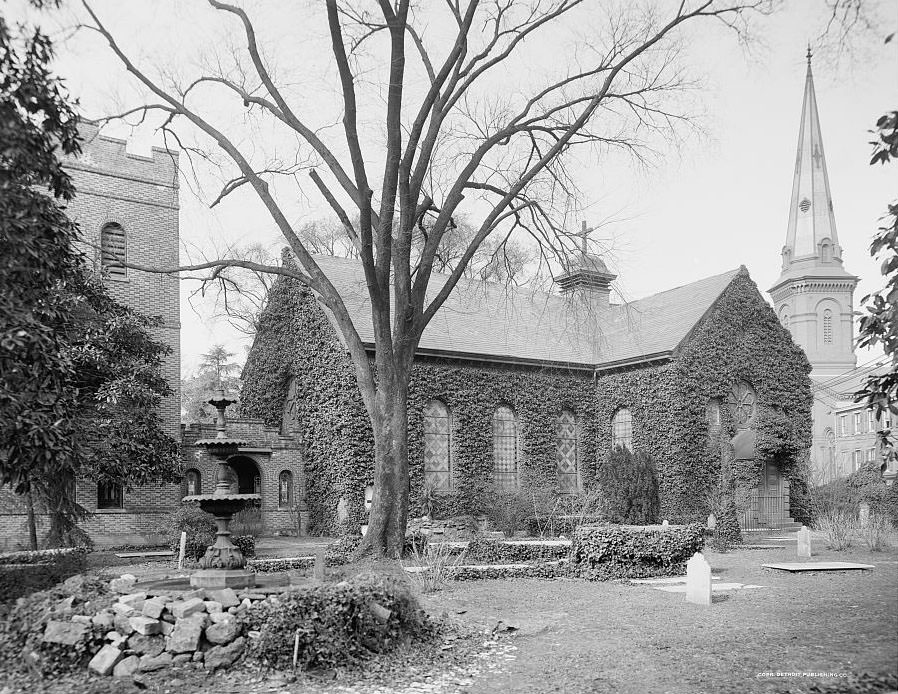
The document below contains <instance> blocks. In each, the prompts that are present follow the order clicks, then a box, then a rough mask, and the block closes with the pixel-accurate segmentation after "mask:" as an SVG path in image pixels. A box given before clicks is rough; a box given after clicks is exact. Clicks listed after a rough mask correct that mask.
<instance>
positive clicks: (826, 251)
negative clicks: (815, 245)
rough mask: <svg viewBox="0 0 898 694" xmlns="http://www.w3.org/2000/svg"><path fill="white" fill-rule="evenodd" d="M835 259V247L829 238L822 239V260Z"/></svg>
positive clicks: (825, 261) (826, 261)
mask: <svg viewBox="0 0 898 694" xmlns="http://www.w3.org/2000/svg"><path fill="white" fill-rule="evenodd" d="M832 259H833V247H832V243H831V242H830V240H829V239H828V238H826V239H823V240H822V241H820V260H821V261H823V262H824V263H828V262H830V261H831V260H832Z"/></svg>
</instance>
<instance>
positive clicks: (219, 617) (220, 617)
mask: <svg viewBox="0 0 898 694" xmlns="http://www.w3.org/2000/svg"><path fill="white" fill-rule="evenodd" d="M234 619H235V617H234V615H232V614H231V613H230V612H213V613H212V614H210V615H209V621H210V622H212V623H213V624H221V623H222V622H231V621H234Z"/></svg>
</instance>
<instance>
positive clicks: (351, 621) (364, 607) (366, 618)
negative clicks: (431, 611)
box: [240, 575, 434, 670]
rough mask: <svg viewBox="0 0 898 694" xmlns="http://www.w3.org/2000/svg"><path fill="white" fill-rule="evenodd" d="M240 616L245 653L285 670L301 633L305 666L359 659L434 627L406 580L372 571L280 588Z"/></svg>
mask: <svg viewBox="0 0 898 694" xmlns="http://www.w3.org/2000/svg"><path fill="white" fill-rule="evenodd" d="M383 610H388V611H389V614H387V615H386V616H385V614H386V613H384V612H383ZM240 622H241V627H242V628H243V629H244V630H245V631H246V632H247V633H248V634H249V636H250V639H249V646H248V649H247V655H248V656H249V657H250V658H254V659H256V660H257V661H259V662H260V663H261V664H262V665H264V666H267V667H272V668H276V669H281V670H286V669H289V668H292V667H293V649H294V644H295V640H296V638H297V636H298V637H299V651H298V662H299V665H300V666H301V667H302V669H304V670H306V669H311V668H318V667H321V668H326V667H334V666H337V665H347V664H350V665H351V664H355V663H358V662H359V661H361V660H364V659H366V658H367V657H369V656H370V655H371V654H372V653H381V652H385V651H389V650H391V649H392V648H394V647H395V646H396V645H398V644H399V643H400V642H402V641H403V640H406V639H422V638H427V637H428V636H429V635H431V634H432V633H433V632H434V626H433V624H432V623H431V622H430V621H429V620H428V618H427V617H426V615H425V614H424V612H423V611H422V610H421V609H420V608H419V606H418V604H417V602H416V601H415V599H414V597H413V596H412V595H411V593H410V592H409V590H408V586H407V584H406V583H405V582H403V581H400V580H399V579H396V578H393V577H382V576H372V575H360V576H358V577H356V578H355V579H353V580H352V581H343V582H341V583H336V584H333V583H328V584H323V585H318V586H310V587H303V588H299V589H296V590H293V591H290V592H288V593H282V594H280V595H278V596H277V597H276V599H275V598H269V599H268V600H265V601H263V602H260V603H257V604H256V605H254V606H253V607H251V608H250V609H249V610H248V611H247V612H246V613H245V614H244V615H243V616H242V617H241V618H240Z"/></svg>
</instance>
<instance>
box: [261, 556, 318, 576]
mask: <svg viewBox="0 0 898 694" xmlns="http://www.w3.org/2000/svg"><path fill="white" fill-rule="evenodd" d="M313 566H315V557H278V558H276V559H250V560H249V561H248V562H247V567H248V568H250V569H252V570H253V571H255V572H256V573H260V574H270V573H281V572H284V571H295V570H298V569H310V568H312V567H313Z"/></svg>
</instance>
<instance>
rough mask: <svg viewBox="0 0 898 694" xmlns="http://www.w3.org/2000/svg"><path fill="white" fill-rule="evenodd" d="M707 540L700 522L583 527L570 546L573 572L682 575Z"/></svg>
mask: <svg viewBox="0 0 898 694" xmlns="http://www.w3.org/2000/svg"><path fill="white" fill-rule="evenodd" d="M704 542H705V538H704V528H703V527H702V526H701V525H700V524H698V523H693V524H691V525H685V526H682V525H681V526H677V525H670V526H660V525H655V526H651V525H650V526H627V525H603V526H597V527H580V528H578V529H577V531H576V532H575V533H574V540H573V545H572V546H571V573H572V574H573V575H576V576H580V577H581V578H586V579H589V580H608V579H616V578H648V577H650V576H672V575H677V574H683V573H685V572H686V566H685V563H686V561H687V560H688V559H689V558H690V557H692V555H693V554H695V553H696V552H698V551H700V550H701V549H702V547H703V546H704Z"/></svg>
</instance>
